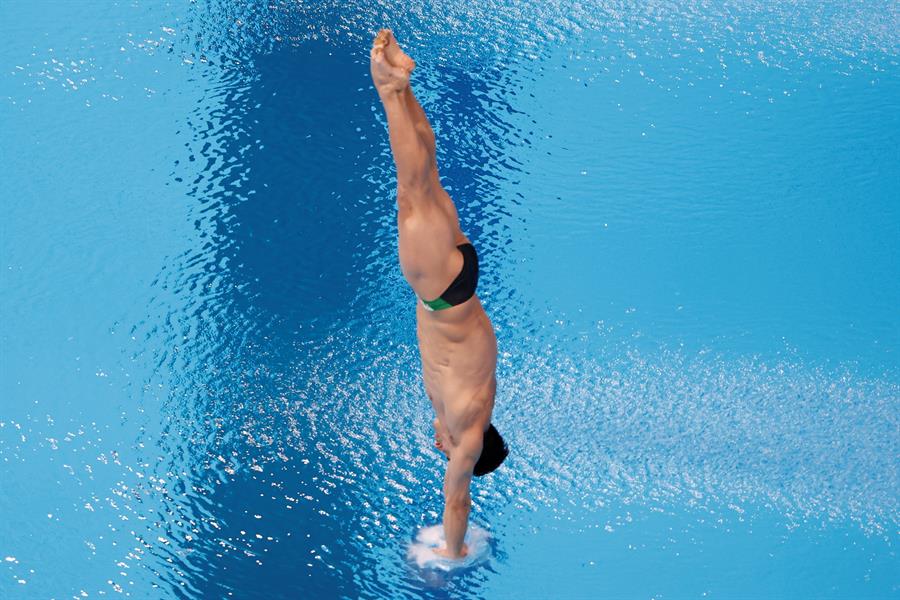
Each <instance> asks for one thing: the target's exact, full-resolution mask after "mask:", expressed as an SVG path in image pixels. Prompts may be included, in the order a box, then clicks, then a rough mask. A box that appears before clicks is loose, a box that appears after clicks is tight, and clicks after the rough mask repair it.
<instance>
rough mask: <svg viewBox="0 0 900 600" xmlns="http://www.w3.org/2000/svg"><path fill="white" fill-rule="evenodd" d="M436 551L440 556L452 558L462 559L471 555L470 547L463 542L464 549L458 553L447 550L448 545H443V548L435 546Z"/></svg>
mask: <svg viewBox="0 0 900 600" xmlns="http://www.w3.org/2000/svg"><path fill="white" fill-rule="evenodd" d="M434 553H435V554H437V555H438V556H440V557H441V558H449V559H450V560H460V559H462V558H465V557H466V556H468V555H469V547H468V546H466V545H465V544H463V545H462V550H460V553H459V554H458V555H456V554H450V552H449V551H448V550H447V547H446V546H442V547H441V548H435V549H434Z"/></svg>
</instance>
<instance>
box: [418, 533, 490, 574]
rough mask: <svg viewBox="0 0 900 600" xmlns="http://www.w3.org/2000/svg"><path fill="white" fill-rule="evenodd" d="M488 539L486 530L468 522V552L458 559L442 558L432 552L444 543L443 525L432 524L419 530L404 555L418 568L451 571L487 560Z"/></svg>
mask: <svg viewBox="0 0 900 600" xmlns="http://www.w3.org/2000/svg"><path fill="white" fill-rule="evenodd" d="M490 539H491V534H490V533H488V532H487V530H485V529H482V528H481V527H478V526H477V525H471V524H470V525H469V529H468V530H467V531H466V537H465V543H466V546H467V547H468V549H469V552H468V554H466V556H465V557H463V558H460V559H450V558H444V557H443V556H439V555H437V554H436V553H435V552H434V551H435V549H436V548H441V547H443V546H444V545H445V541H444V526H443V525H432V526H431V527H423V528H422V529H420V530H419V532H418V533H417V534H416V541H415V542H413V543H412V544H410V546H409V550H408V551H407V553H406V555H407V557H408V558H409V560H410V561H411V562H414V563H415V564H416V566H418V567H419V568H420V569H440V570H442V571H453V570H455V569H462V568H466V567H471V566H474V565H477V564H480V563H482V562H485V561H487V560H488V559H489V558H490V554H491V546H490Z"/></svg>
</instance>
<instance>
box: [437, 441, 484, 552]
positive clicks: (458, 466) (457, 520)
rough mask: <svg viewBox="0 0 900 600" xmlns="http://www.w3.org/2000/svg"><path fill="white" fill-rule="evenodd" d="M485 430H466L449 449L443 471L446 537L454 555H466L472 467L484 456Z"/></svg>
mask: <svg viewBox="0 0 900 600" xmlns="http://www.w3.org/2000/svg"><path fill="white" fill-rule="evenodd" d="M482 440H483V433H482V432H480V431H478V428H476V427H473V428H470V429H469V430H468V431H466V432H465V433H464V434H463V435H462V436H461V438H460V439H459V442H458V443H457V444H456V446H454V447H453V449H452V451H451V452H450V460H449V461H448V463H447V473H446V474H445V475H444V537H445V539H446V541H447V548H446V553H447V556H449V557H451V558H458V557H461V556H463V538H465V535H466V528H467V527H468V524H469V510H470V509H471V507H472V496H471V494H470V493H469V485H470V484H471V482H472V470H473V469H474V468H475V463H476V462H478V457H479V456H481V447H482V443H483V441H482Z"/></svg>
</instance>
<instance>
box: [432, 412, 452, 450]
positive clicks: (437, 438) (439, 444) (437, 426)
mask: <svg viewBox="0 0 900 600" xmlns="http://www.w3.org/2000/svg"><path fill="white" fill-rule="evenodd" d="M433 425H434V447H435V448H437V449H438V450H440V451H441V452H443V453H444V456H446V457H447V458H448V459H449V458H450V453H449V452H447V449H446V448H444V438H443V437H442V436H441V421H440V419H435V420H434V423H433Z"/></svg>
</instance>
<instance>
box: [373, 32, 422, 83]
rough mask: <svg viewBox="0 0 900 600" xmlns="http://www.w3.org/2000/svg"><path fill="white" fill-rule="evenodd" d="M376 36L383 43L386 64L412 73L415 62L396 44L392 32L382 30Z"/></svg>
mask: <svg viewBox="0 0 900 600" xmlns="http://www.w3.org/2000/svg"><path fill="white" fill-rule="evenodd" d="M378 35H379V36H382V39H383V40H384V42H385V46H384V55H385V56H386V57H387V59H388V62H389V63H391V64H392V65H393V66H395V67H400V68H403V69H406V70H407V71H409V72H410V73H412V71H413V69H415V68H416V61H414V60H413V59H411V58H410V57H409V56H408V55H407V54H406V53H405V52H403V50H402V49H401V48H400V44H399V43H398V42H397V38H395V37H394V32H392V31H391V30H390V29H382V30H381V31H379V32H378ZM376 39H377V38H376Z"/></svg>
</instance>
